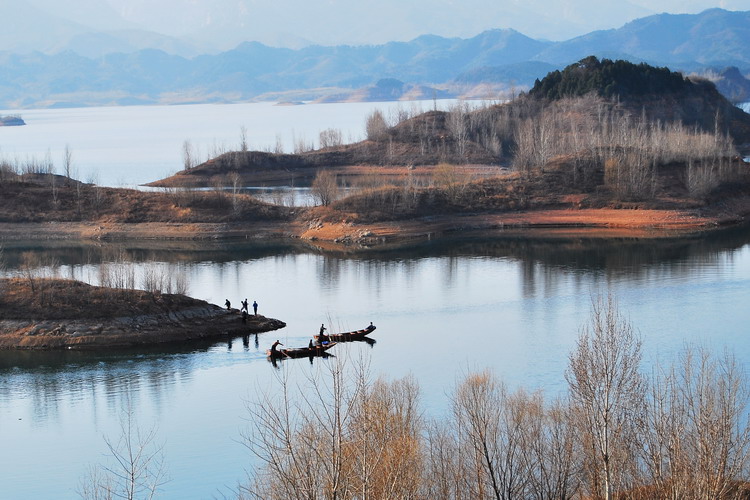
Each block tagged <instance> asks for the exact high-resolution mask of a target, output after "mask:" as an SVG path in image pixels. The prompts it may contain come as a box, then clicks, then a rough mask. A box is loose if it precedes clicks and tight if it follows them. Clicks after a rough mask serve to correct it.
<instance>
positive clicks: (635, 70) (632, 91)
mask: <svg viewBox="0 0 750 500" xmlns="http://www.w3.org/2000/svg"><path fill="white" fill-rule="evenodd" d="M694 86H695V85H694V84H693V82H691V81H690V80H688V79H686V78H684V77H683V76H682V74H680V73H676V72H674V71H670V70H669V68H657V67H654V66H650V65H648V64H645V63H641V64H633V63H631V62H629V61H623V60H618V61H612V60H610V59H602V60H601V61H600V60H599V59H597V58H596V57H594V56H589V57H587V58H585V59H581V60H580V61H578V62H577V63H574V64H571V65H570V66H568V67H566V68H565V69H564V70H562V71H553V72H551V73H549V74H548V75H547V76H545V77H544V78H543V79H542V80H536V81H535V82H534V87H533V88H532V89H531V90H530V91H529V95H531V96H532V97H543V98H547V99H561V98H564V97H581V96H584V95H587V94H590V93H592V92H593V93H595V94H597V95H599V96H600V97H607V98H611V97H619V98H621V99H627V98H629V97H640V96H645V95H656V94H663V93H672V92H686V93H687V92H693V91H694V90H695V89H694V88H693V87H694Z"/></svg>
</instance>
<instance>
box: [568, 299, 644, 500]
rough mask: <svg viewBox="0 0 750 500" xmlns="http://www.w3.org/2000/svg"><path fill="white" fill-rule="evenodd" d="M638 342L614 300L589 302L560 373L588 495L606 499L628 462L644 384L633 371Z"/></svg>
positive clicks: (636, 370) (637, 359)
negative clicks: (584, 457)
mask: <svg viewBox="0 0 750 500" xmlns="http://www.w3.org/2000/svg"><path fill="white" fill-rule="evenodd" d="M640 361H641V342H640V339H639V338H638V336H637V335H636V333H635V332H634V330H633V327H632V326H631V325H630V323H629V322H628V321H627V320H625V318H623V317H622V315H621V314H620V313H619V312H618V309H617V305H616V303H615V301H614V299H613V298H612V297H611V296H609V297H608V298H607V299H606V300H605V299H603V298H601V297H599V298H597V299H596V300H595V301H594V302H593V307H592V312H591V320H590V324H589V325H586V326H584V327H583V328H582V329H581V333H580V335H579V337H578V342H577V345H576V349H575V351H574V352H573V353H572V354H571V355H570V364H569V368H568V370H567V372H566V374H565V378H566V379H567V381H568V384H569V387H570V393H571V397H572V401H573V404H574V406H575V410H576V412H577V415H578V418H579V419H580V423H581V425H582V433H581V435H582V437H583V438H584V447H585V448H584V449H586V450H588V451H589V452H590V456H589V463H590V466H591V476H592V477H591V479H590V480H589V483H590V484H589V488H590V490H591V493H592V494H593V495H602V496H603V497H604V498H605V499H606V500H610V499H611V498H612V495H613V491H614V489H615V487H616V486H617V485H620V486H621V485H623V484H624V482H625V480H626V477H627V471H628V470H629V468H630V465H631V464H629V463H628V460H629V459H630V458H632V457H631V456H630V453H629V451H630V450H629V449H628V448H629V447H631V446H633V443H634V441H635V437H634V436H635V426H636V423H637V421H638V418H639V414H638V412H639V411H640V409H641V408H642V407H643V391H644V388H645V382H644V380H643V377H642V376H641V374H640V372H639V368H640Z"/></svg>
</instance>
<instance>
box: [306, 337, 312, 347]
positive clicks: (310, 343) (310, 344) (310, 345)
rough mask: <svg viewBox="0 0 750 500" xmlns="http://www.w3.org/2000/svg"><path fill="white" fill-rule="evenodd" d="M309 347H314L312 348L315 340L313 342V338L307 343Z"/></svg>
mask: <svg viewBox="0 0 750 500" xmlns="http://www.w3.org/2000/svg"><path fill="white" fill-rule="evenodd" d="M307 348H308V349H312V348H313V342H312V339H310V342H309V343H308V344H307Z"/></svg>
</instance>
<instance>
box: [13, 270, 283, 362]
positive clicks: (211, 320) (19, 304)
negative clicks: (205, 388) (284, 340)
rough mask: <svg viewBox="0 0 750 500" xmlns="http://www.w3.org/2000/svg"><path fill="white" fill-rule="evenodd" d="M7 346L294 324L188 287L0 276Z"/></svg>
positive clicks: (97, 345)
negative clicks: (199, 295) (198, 295)
mask: <svg viewBox="0 0 750 500" xmlns="http://www.w3.org/2000/svg"><path fill="white" fill-rule="evenodd" d="M0 310H2V311H3V314H2V317H0V349H37V350H39V349H98V350H99V349H113V348H126V347H142V346H149V345H157V344H166V343H183V344H184V343H187V342H193V341H198V340H206V339H218V338H225V337H227V336H240V335H249V334H251V333H260V332H267V331H271V330H277V329H279V328H283V327H284V326H286V324H285V323H284V322H283V321H279V320H277V319H273V318H266V317H265V316H261V315H249V316H247V318H246V320H245V321H244V322H243V319H242V315H241V314H240V313H239V311H238V310H236V309H230V310H227V309H225V308H221V307H219V306H217V305H214V304H209V303H208V302H205V301H203V300H198V299H194V298H190V297H187V296H185V295H180V294H166V293H153V292H147V291H143V290H131V289H118V288H108V287H99V286H92V285H89V284H86V283H82V282H79V281H73V280H64V279H43V278H35V277H31V276H28V277H25V278H6V279H0Z"/></svg>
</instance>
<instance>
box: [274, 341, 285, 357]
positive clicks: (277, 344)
mask: <svg viewBox="0 0 750 500" xmlns="http://www.w3.org/2000/svg"><path fill="white" fill-rule="evenodd" d="M280 345H284V344H282V343H281V342H279V340H278V339H276V342H274V343H273V344H271V355H272V356H275V355H277V354H278V353H279V350H278V349H276V347H277V346H280Z"/></svg>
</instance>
